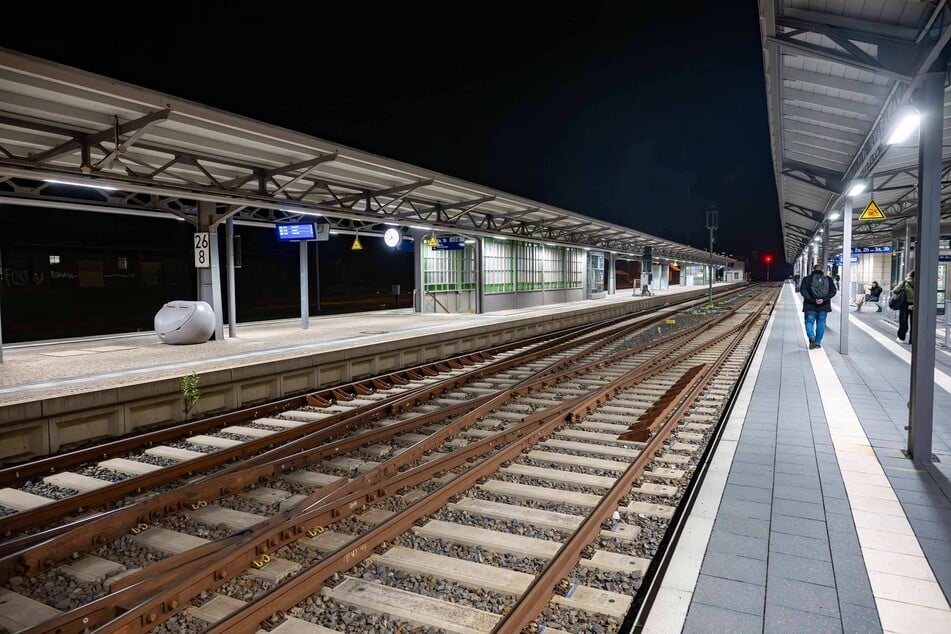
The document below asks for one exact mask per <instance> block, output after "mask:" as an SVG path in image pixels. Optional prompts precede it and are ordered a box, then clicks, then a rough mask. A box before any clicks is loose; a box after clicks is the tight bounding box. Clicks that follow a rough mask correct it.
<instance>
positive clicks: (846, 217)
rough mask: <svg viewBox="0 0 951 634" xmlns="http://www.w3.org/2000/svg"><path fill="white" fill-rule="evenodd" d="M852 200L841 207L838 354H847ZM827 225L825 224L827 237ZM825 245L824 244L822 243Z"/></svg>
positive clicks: (847, 198)
mask: <svg viewBox="0 0 951 634" xmlns="http://www.w3.org/2000/svg"><path fill="white" fill-rule="evenodd" d="M852 203H853V201H852V199H851V198H849V197H848V196H846V197H845V205H844V206H843V207H842V264H841V265H839V308H840V309H841V310H839V354H845V355H847V354H849V296H850V295H851V291H850V290H849V289H850V288H851V285H850V284H849V280H850V279H851V278H850V277H849V275H850V274H851V268H852ZM828 232H829V225H828V224H826V234H827V236H828ZM823 244H825V243H823Z"/></svg>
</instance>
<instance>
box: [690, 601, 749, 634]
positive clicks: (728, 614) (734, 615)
mask: <svg viewBox="0 0 951 634" xmlns="http://www.w3.org/2000/svg"><path fill="white" fill-rule="evenodd" d="M762 631H763V620H762V618H761V617H759V616H754V615H752V614H744V613H743V612H737V611H735V610H725V609H723V608H718V607H715V606H712V605H705V604H703V603H696V602H695V603H691V604H690V611H689V612H687V621H686V622H685V623H684V628H683V630H682V632H683V634H707V633H710V634H722V633H723V632H734V633H736V634H760V632H762Z"/></svg>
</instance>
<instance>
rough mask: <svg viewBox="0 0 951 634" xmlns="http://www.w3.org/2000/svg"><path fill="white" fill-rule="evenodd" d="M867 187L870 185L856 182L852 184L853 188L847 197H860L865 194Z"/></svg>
mask: <svg viewBox="0 0 951 634" xmlns="http://www.w3.org/2000/svg"><path fill="white" fill-rule="evenodd" d="M867 187H868V185H866V184H865V182H864V181H856V182H855V183H852V186H851V187H850V188H849V193H848V194H846V195H847V196H858V195H859V194H861V193H862V192H864V191H865V190H866V188H867Z"/></svg>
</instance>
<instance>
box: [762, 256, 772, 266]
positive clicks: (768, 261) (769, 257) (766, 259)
mask: <svg viewBox="0 0 951 634" xmlns="http://www.w3.org/2000/svg"><path fill="white" fill-rule="evenodd" d="M772 261H773V256H771V255H764V256H763V262H765V263H766V264H771V263H772Z"/></svg>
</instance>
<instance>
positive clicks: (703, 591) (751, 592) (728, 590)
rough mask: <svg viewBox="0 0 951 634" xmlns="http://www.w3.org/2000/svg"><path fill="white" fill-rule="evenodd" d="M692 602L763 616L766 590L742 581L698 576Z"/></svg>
mask: <svg viewBox="0 0 951 634" xmlns="http://www.w3.org/2000/svg"><path fill="white" fill-rule="evenodd" d="M693 600H694V601H697V602H699V603H703V604H705V605H712V606H715V607H718V608H724V609H727V610H735V611H737V612H744V613H746V614H755V615H756V616H760V617H761V616H763V604H764V603H765V601H766V588H764V587H763V586H759V585H754V584H751V583H743V582H742V581H733V580H731V579H721V578H719V577H710V576H707V575H700V577H699V578H698V579H697V586H696V588H695V589H694V594H693Z"/></svg>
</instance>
